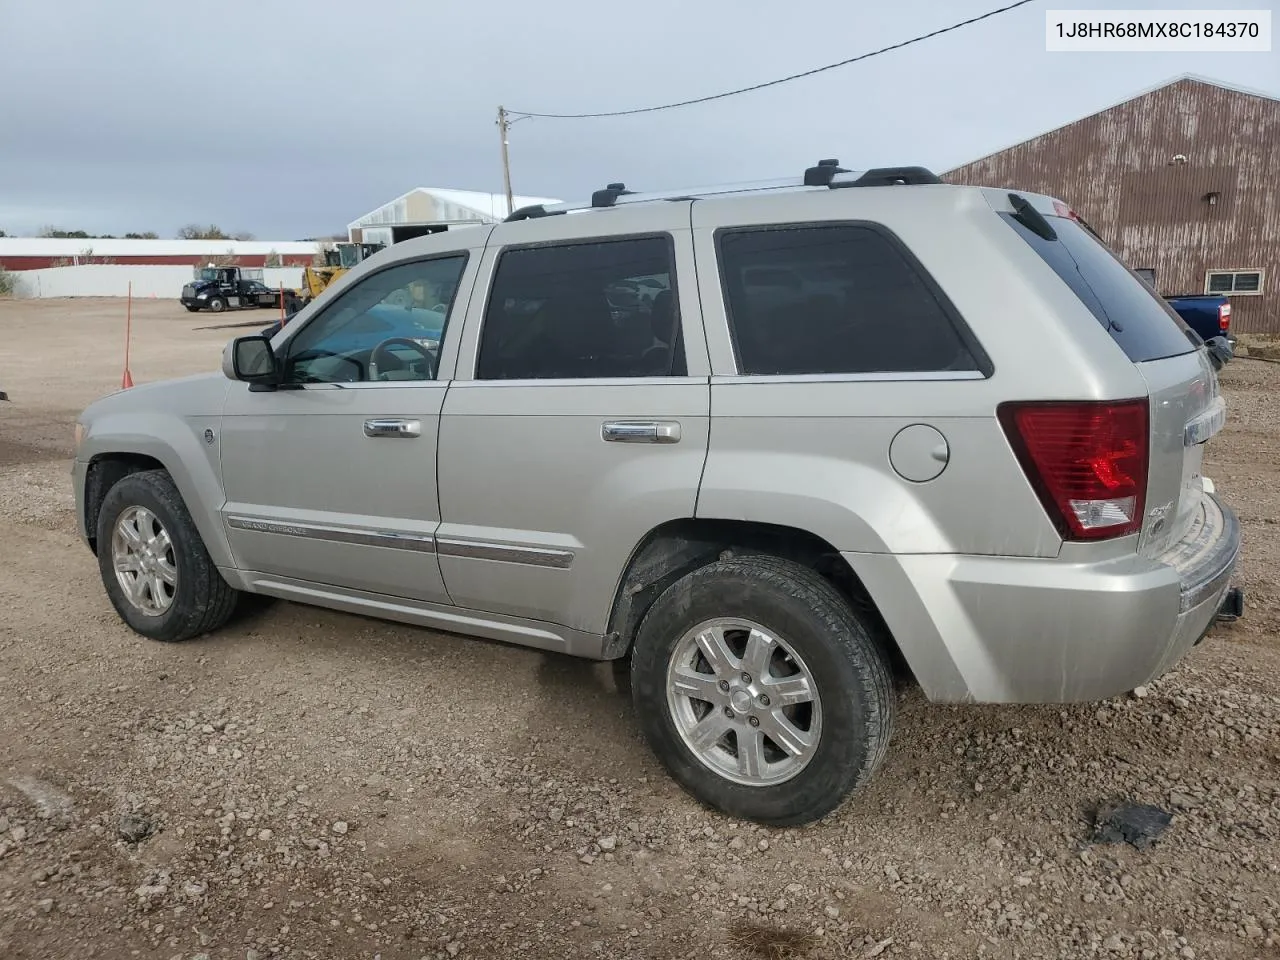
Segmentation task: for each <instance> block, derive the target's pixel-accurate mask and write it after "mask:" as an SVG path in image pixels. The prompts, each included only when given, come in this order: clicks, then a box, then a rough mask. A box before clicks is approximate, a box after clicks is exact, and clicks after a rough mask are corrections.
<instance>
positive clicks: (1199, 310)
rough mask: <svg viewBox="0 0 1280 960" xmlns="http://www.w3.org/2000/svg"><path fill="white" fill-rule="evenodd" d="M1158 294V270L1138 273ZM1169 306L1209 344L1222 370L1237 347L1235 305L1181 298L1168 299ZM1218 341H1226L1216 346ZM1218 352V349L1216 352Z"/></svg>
mask: <svg viewBox="0 0 1280 960" xmlns="http://www.w3.org/2000/svg"><path fill="white" fill-rule="evenodd" d="M1134 273H1136V274H1137V275H1138V276H1140V277H1141V278H1142V279H1143V280H1145V281H1146V282H1147V283H1148V284H1149V285H1150V286H1151V288H1152V289H1153V290H1154V289H1155V286H1156V274H1155V271H1154V270H1145V269H1144V270H1135V271H1134ZM1164 300H1165V302H1166V303H1168V304H1169V306H1170V307H1171V308H1173V312H1174V313H1176V314H1177V315H1178V316H1180V317H1181V318H1182V322H1183V323H1185V324H1186V325H1187V326H1188V327H1190V328H1191V329H1192V330H1194V331H1195V332H1196V333H1197V334H1199V335H1200V339H1201V340H1203V341H1204V342H1205V343H1207V344H1209V353H1210V356H1212V357H1213V358H1214V361H1215V365H1216V366H1219V367H1221V366H1222V364H1223V363H1226V362H1227V361H1228V360H1230V359H1231V355H1232V352H1233V351H1234V349H1235V345H1236V335H1235V334H1234V333H1232V332H1231V301H1229V300H1228V299H1227V298H1226V297H1224V296H1222V295H1221V294H1216V293H1210V294H1194V293H1191V294H1181V295H1179V296H1176V297H1165V298H1164ZM1217 338H1221V339H1222V340H1224V341H1225V344H1223V343H1217V344H1215V343H1213V342H1212V341H1214V340H1215V339H1217ZM1215 348H1216V349H1215Z"/></svg>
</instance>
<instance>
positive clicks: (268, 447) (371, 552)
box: [221, 383, 448, 602]
mask: <svg viewBox="0 0 1280 960" xmlns="http://www.w3.org/2000/svg"><path fill="white" fill-rule="evenodd" d="M446 388H447V385H446V384H442V383H419V384H414V385H413V386H403V387H402V386H382V385H373V384H370V385H368V386H355V385H352V386H345V387H341V386H337V385H331V384H326V385H313V386H308V387H307V388H306V389H304V390H281V391H277V392H275V393H253V392H250V391H249V389H248V387H247V386H245V385H243V384H237V385H235V387H233V388H232V390H231V394H230V396H229V397H228V399H227V406H226V410H225V413H224V416H223V421H222V441H221V447H222V475H223V483H224V485H225V487H226V493H227V503H226V505H225V507H224V508H223V517H224V521H225V523H226V527H227V537H228V539H229V540H230V542H231V549H232V552H233V555H234V556H235V559H236V565H237V566H238V567H240V568H241V569H246V570H253V571H256V572H259V573H265V574H276V575H279V576H286V577H296V578H298V579H301V580H309V581H312V582H316V583H326V584H333V585H335V586H343V587H350V588H352V589H357V590H370V591H373V592H375V593H382V594H388V595H391V596H398V597H411V598H413V599H417V600H430V601H435V602H447V601H448V595H447V593H446V592H445V590H444V583H443V581H442V580H441V577H440V566H439V563H438V562H437V560H436V556H435V552H434V547H433V541H432V537H433V535H434V534H435V529H436V526H437V524H438V523H439V509H438V504H439V501H438V500H437V497H436V484H435V454H436V438H437V431H438V429H439V423H440V410H441V407H442V405H443V403H444V395H445V391H446ZM389 419H400V420H405V421H410V422H411V423H416V424H417V433H416V434H415V435H411V436H405V437H385V436H372V437H371V436H369V435H368V433H367V431H366V428H365V427H366V423H367V422H369V421H376V420H389Z"/></svg>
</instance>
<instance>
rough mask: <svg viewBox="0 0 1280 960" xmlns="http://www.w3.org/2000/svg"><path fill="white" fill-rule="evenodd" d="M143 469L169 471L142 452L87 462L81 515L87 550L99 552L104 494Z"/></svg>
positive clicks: (106, 455) (112, 455) (109, 455)
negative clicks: (100, 518) (82, 514)
mask: <svg viewBox="0 0 1280 960" xmlns="http://www.w3.org/2000/svg"><path fill="white" fill-rule="evenodd" d="M144 470H164V471H165V472H168V468H167V467H165V465H164V464H163V463H161V462H160V461H159V460H157V459H156V458H155V457H152V456H148V455H146V454H143V453H102V454H98V455H97V456H95V457H94V458H93V459H91V460H90V461H89V466H88V468H87V469H86V470H85V478H84V505H83V510H84V516H83V517H82V518H81V520H82V522H83V524H84V531H85V538H86V539H87V540H88V541H89V549H90V550H92V551H93V552H94V553H95V554H96V553H97V552H98V516H99V514H101V513H102V502H103V501H104V500H105V499H106V498H107V491H108V490H110V489H111V488H112V487H114V486H115V485H116V484H117V483H119V482H120V481H121V480H123V479H124V478H125V477H127V476H129V475H130V474H134V473H141V472H143V471H144Z"/></svg>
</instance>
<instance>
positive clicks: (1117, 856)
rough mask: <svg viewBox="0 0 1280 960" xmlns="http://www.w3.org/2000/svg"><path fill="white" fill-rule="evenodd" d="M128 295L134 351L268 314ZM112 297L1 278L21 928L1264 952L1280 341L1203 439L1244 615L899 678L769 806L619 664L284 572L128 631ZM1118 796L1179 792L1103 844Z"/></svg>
mask: <svg viewBox="0 0 1280 960" xmlns="http://www.w3.org/2000/svg"><path fill="white" fill-rule="evenodd" d="M135 313H136V316H135V324H134V334H135V338H134V346H133V362H132V369H133V376H134V379H135V380H136V381H138V382H142V381H148V380H154V379H159V378H162V377H165V376H171V375H179V374H185V373H190V372H196V371H200V370H205V369H215V368H216V365H217V363H218V357H219V353H220V350H221V346H222V344H223V343H224V342H225V341H226V339H228V338H229V337H230V336H232V335H233V334H234V331H229V330H200V329H196V328H198V327H202V326H206V325H209V324H212V323H214V322H226V319H229V320H231V321H243V320H249V321H258V320H260V321H262V322H263V324H265V323H266V322H268V321H269V320H270V319H271V317H270V314H269V313H268V312H265V311H264V312H262V313H259V314H256V315H244V314H241V315H231V316H230V317H229V318H226V319H224V320H221V321H215V319H214V318H212V317H210V316H206V315H199V316H193V315H190V314H187V313H185V312H184V311H182V310H181V309H180V308H178V307H177V304H176V303H173V302H169V303H164V302H157V301H147V302H143V303H141V304H140V305H138V307H137V309H136V311H135ZM123 321H124V305H123V303H121V302H115V301H87V302H67V301H63V302H37V303H19V302H4V301H0V387H3V388H4V389H6V390H7V391H8V392H9V394H10V396H11V397H12V398H13V399H12V402H11V403H10V404H8V405H4V406H3V408H0V556H3V558H4V560H5V563H4V567H3V569H2V570H0V609H3V611H4V614H3V618H2V622H0V957H6V958H13V960H17V958H31V957H41V958H50V957H57V958H71V957H99V958H115V957H141V958H159V960H169V958H179V960H194V958H197V957H204V958H208V960H230V958H241V960H243V958H250V960H251V958H255V957H257V958H267V957H273V956H290V957H336V958H374V957H379V956H380V957H382V958H383V960H393V958H410V960H417V958H422V957H442V958H448V957H454V956H458V957H464V958H465V957H488V958H497V957H517V956H519V957H524V958H542V957H548V958H550V957H596V956H602V957H611V958H629V957H636V958H641V957H643V958H675V957H699V958H738V957H744V958H752V957H761V958H787V957H795V958H801V957H813V958H828V957H829V958H861V957H875V956H881V957H908V958H945V957H950V958H962V957H963V958H970V957H991V958H1014V957H1019V958H1032V957H1043V958H1072V957H1096V956H1101V957H1151V958H1157V957H1159V958H1163V957H1177V958H1192V957H1201V958H1214V960H1219V958H1223V960H1225V958H1238V957H1239V958H1243V957H1268V956H1280V641H1278V640H1277V635H1278V632H1280V586H1278V579H1280V566H1278V565H1277V561H1278V560H1280V366H1276V365H1269V364H1264V363H1257V362H1252V363H1251V362H1248V361H1245V360H1239V361H1236V362H1235V363H1233V364H1232V365H1231V366H1230V368H1229V369H1228V371H1227V372H1226V373H1225V374H1224V376H1223V383H1224V387H1225V390H1226V392H1227V395H1228V401H1229V403H1230V408H1229V415H1230V425H1229V427H1228V428H1227V430H1226V432H1225V434H1224V435H1223V436H1222V437H1220V438H1219V439H1218V440H1217V441H1215V442H1214V443H1213V444H1212V453H1211V460H1212V463H1211V465H1210V469H1209V472H1210V473H1211V475H1212V476H1214V478H1215V479H1216V481H1217V483H1218V486H1219V489H1220V490H1221V491H1222V492H1223V493H1225V495H1226V496H1227V497H1228V498H1229V500H1230V501H1231V502H1233V503H1234V505H1235V506H1236V508H1237V509H1238V511H1239V513H1240V516H1241V517H1242V519H1243V521H1244V528H1245V536H1246V557H1245V560H1244V565H1243V570H1242V573H1241V584H1242V585H1243V586H1244V587H1245V589H1246V591H1247V603H1248V608H1247V618H1246V620H1244V621H1241V622H1240V623H1238V624H1236V625H1234V626H1230V627H1219V628H1217V629H1216V630H1215V631H1214V632H1213V634H1212V635H1211V636H1210V639H1209V640H1208V641H1207V642H1206V643H1204V644H1202V645H1201V646H1200V647H1199V648H1197V649H1196V650H1195V651H1194V652H1193V653H1192V655H1191V656H1190V657H1189V658H1188V659H1187V660H1186V661H1185V662H1184V663H1183V664H1182V665H1181V666H1180V667H1179V668H1178V669H1177V670H1176V671H1175V672H1174V673H1173V674H1171V675H1170V676H1168V677H1166V678H1164V679H1162V680H1161V681H1160V682H1159V683H1157V684H1155V685H1154V686H1153V687H1151V688H1150V690H1149V691H1147V692H1146V695H1145V696H1143V697H1126V698H1123V699H1120V700H1116V701H1114V702H1110V703H1106V704H1093V705H1086V706H1073V707H1069V708H1065V709H1063V708H1057V707H1051V708H942V707H934V706H930V705H929V704H927V703H926V702H924V700H923V698H922V697H921V696H920V694H919V693H918V692H917V691H913V690H909V689H908V690H904V691H902V694H901V696H902V709H901V711H900V718H899V724H898V728H897V733H896V737H895V741H894V745H893V747H892V748H891V750H890V754H889V757H888V760H887V761H886V763H885V766H884V768H883V770H882V774H881V776H880V777H879V779H878V780H877V781H876V782H875V783H874V785H873V786H872V787H871V788H870V789H869V790H868V791H867V792H865V793H864V794H863V795H861V796H859V797H858V798H857V799H855V800H854V801H853V802H851V803H849V804H848V805H846V807H845V808H844V809H842V810H841V811H839V812H838V813H837V814H835V815H833V816H832V817H830V818H829V819H828V820H827V821H825V822H823V823H821V824H817V825H814V826H812V827H809V828H806V829H801V830H765V829H762V828H757V827H754V826H751V825H747V824H744V823H740V822H735V821H732V820H729V819H727V818H724V817H721V816H718V815H716V814H713V813H710V812H708V811H706V810H704V809H703V808H701V807H700V806H698V805H697V804H695V803H694V802H692V801H691V800H689V799H688V798H687V797H686V796H685V795H684V794H683V793H682V792H681V791H680V790H679V789H678V788H677V787H675V786H674V785H673V784H672V782H671V781H669V780H668V779H667V777H666V776H665V775H664V773H663V772H662V770H661V769H660V768H659V766H658V765H657V763H656V762H655V761H654V760H653V759H652V757H651V756H650V754H649V753H648V751H647V750H646V748H645V746H644V744H643V743H642V742H641V740H640V739H639V737H638V734H637V732H636V728H635V724H634V723H633V721H632V717H631V708H630V705H629V702H628V701H627V700H626V699H625V697H623V696H622V695H621V694H620V693H619V692H618V690H617V689H616V688H615V686H614V682H613V679H612V675H611V672H610V670H609V668H608V667H607V666H603V665H594V664H589V663H582V662H577V661H570V660H566V659H563V658H560V657H553V656H547V655H544V654H540V653H537V652H532V651H528V650H522V649H516V648H510V647H504V646H500V645H497V644H490V643H482V642H476V641H471V640H465V639H462V638H458V637H452V636H447V635H442V634H434V633H430V632H428V631H423V630H416V629H412V628H408V627H403V626H397V625H393V624H385V623H380V622H376V621H371V620H364V619H360V618H357V617H352V616H345V615H342V614H337V613H329V612H326V611H322V610H316V609H308V608H305V607H299V606H294V605H291V604H288V603H262V604H255V605H254V606H253V608H252V609H250V610H248V611H247V612H245V613H244V614H243V615H242V616H241V617H240V618H239V619H238V621H237V622H235V623H234V624H233V625H232V626H231V627H229V628H227V629H225V630H223V631H222V632H220V633H219V634H217V635H216V636H212V637H208V638H204V639H201V640H197V641H193V642H190V643H187V644H182V645H176V646H172V647H170V646H164V645H161V644H156V643H149V642H146V641H143V640H141V639H139V638H138V637H136V636H135V635H133V634H131V633H130V632H128V631H127V630H126V629H125V628H124V626H122V624H121V623H120V622H119V621H118V620H117V618H116V616H115V614H114V612H113V611H112V610H111V609H110V607H109V605H108V603H107V600H106V598H105V596H104V594H103V591H102V588H101V585H100V583H99V580H98V573H97V569H96V566H95V563H94V560H93V558H92V556H91V555H90V554H89V552H88V550H86V549H85V548H84V547H83V546H82V545H81V543H80V542H79V541H78V539H77V537H76V533H75V529H74V522H73V518H72V509H71V508H72V500H71V494H70V489H69V481H68V473H67V468H68V459H67V458H68V457H69V455H70V442H71V432H72V423H73V420H74V417H75V414H76V413H77V412H78V411H79V410H80V409H81V408H82V407H83V406H84V405H86V404H87V403H88V402H90V401H91V400H92V399H94V398H95V397H97V396H99V395H101V394H103V393H106V392H108V391H110V390H112V389H114V388H116V387H118V386H119V380H120V367H121V364H120V356H121V351H122V347H123ZM1112 797H1120V798H1126V799H1131V800H1135V801H1140V802H1146V803H1153V804H1157V805H1159V806H1161V807H1164V808H1165V809H1167V810H1169V811H1171V812H1172V813H1173V820H1172V824H1171V825H1170V827H1169V828H1168V830H1167V831H1166V832H1165V833H1164V835H1163V836H1162V837H1161V838H1160V839H1159V841H1158V842H1157V843H1156V845H1155V846H1154V847H1153V848H1151V849H1148V850H1138V849H1135V848H1134V847H1132V846H1129V845H1125V844H1109V845H1108V844H1092V843H1088V842H1086V837H1087V834H1088V828H1087V827H1088V825H1087V818H1088V813H1089V810H1090V808H1091V806H1092V805H1094V804H1096V803H1098V802H1099V801H1103V800H1106V799H1108V798H1112Z"/></svg>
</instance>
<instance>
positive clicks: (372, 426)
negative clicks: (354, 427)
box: [364, 420, 422, 440]
mask: <svg viewBox="0 0 1280 960" xmlns="http://www.w3.org/2000/svg"><path fill="white" fill-rule="evenodd" d="M364 435H365V436H366V437H373V438H374V439H375V440H376V439H378V438H379V437H389V438H393V439H394V438H396V437H402V438H404V439H409V440H411V439H413V438H414V437H420V436H422V424H421V423H420V422H419V421H417V420H366V421H365V422H364Z"/></svg>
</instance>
